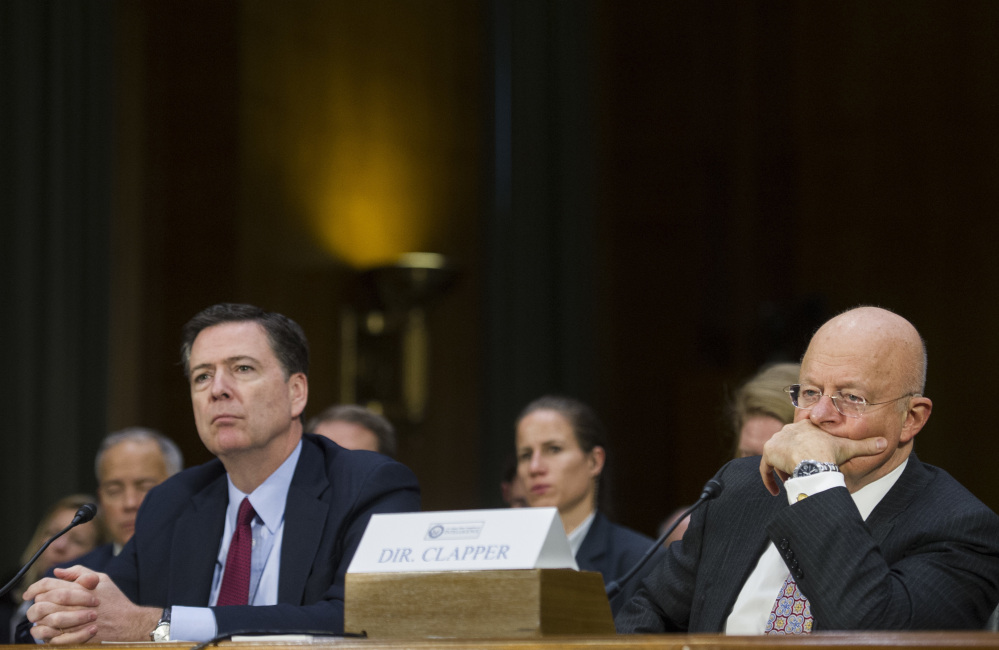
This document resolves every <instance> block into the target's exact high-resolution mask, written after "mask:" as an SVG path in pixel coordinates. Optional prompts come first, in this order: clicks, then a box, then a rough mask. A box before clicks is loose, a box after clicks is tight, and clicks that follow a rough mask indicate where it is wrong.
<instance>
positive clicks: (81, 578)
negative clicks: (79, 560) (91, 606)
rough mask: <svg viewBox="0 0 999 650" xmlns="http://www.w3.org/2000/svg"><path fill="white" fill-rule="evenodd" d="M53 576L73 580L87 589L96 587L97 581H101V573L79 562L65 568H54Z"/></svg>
mask: <svg viewBox="0 0 999 650" xmlns="http://www.w3.org/2000/svg"><path fill="white" fill-rule="evenodd" d="M53 574H55V577H57V578H62V579H63V580H67V581H69V582H75V583H77V584H78V585H80V586H82V587H86V588H87V589H94V588H95V587H97V585H98V583H100V581H101V574H100V573H97V572H96V571H93V570H91V569H88V568H87V567H85V566H82V565H80V564H77V565H74V566H71V567H68V568H65V569H55V570H53Z"/></svg>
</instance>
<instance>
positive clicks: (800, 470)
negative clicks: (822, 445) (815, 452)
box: [791, 460, 839, 478]
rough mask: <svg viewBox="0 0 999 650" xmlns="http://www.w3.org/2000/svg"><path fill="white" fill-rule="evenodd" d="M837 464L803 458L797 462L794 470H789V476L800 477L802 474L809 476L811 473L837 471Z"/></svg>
mask: <svg viewBox="0 0 999 650" xmlns="http://www.w3.org/2000/svg"><path fill="white" fill-rule="evenodd" d="M838 471H839V465H837V464H836V463H824V462H822V461H820V460H803V461H801V462H800V463H798V464H797V465H796V466H795V468H794V471H793V472H791V478H801V477H802V476H811V475H813V474H818V473H820V472H838Z"/></svg>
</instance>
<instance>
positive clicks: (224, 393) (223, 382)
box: [212, 372, 232, 399]
mask: <svg viewBox="0 0 999 650" xmlns="http://www.w3.org/2000/svg"><path fill="white" fill-rule="evenodd" d="M231 395H232V387H231V383H230V381H229V375H228V374H226V373H225V372H217V373H215V375H214V376H213V377H212V397H214V398H215V399H223V398H226V397H230V396H231Z"/></svg>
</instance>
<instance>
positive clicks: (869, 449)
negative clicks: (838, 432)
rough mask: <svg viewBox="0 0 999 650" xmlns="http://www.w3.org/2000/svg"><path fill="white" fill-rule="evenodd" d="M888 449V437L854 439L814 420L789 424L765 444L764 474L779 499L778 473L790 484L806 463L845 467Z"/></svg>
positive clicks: (761, 466) (765, 483)
mask: <svg viewBox="0 0 999 650" xmlns="http://www.w3.org/2000/svg"><path fill="white" fill-rule="evenodd" d="M887 446H888V441H887V440H886V439H885V438H881V437H876V438H864V439H863V440H852V439H850V438H845V437H840V436H834V435H832V434H831V433H827V432H825V431H823V430H822V429H820V428H819V427H817V426H816V425H815V424H813V423H812V421H811V420H808V419H804V420H799V421H797V422H792V423H791V424H788V425H785V426H784V428H783V429H781V430H780V431H778V432H777V433H775V434H774V435H773V437H772V438H770V440H768V441H767V442H766V444H764V445H763V457H762V458H761V459H760V475H761V476H762V477H763V484H764V485H766V487H767V490H769V491H770V494H773V495H775V496H776V495H777V494H779V493H780V488H779V486H778V484H777V479H776V478H774V472H775V471H776V472H777V476H779V477H780V480H781V481H786V480H787V479H788V478H789V477H790V476H791V472H793V471H794V468H795V467H797V465H798V463H800V462H801V461H803V460H816V461H819V462H823V463H833V464H836V465H842V464H843V463H845V462H846V461H848V460H850V459H851V458H856V457H858V456H876V455H877V454H880V453H881V452H882V451H884V450H885V448H886V447H887Z"/></svg>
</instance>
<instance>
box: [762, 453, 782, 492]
mask: <svg viewBox="0 0 999 650" xmlns="http://www.w3.org/2000/svg"><path fill="white" fill-rule="evenodd" d="M760 476H762V477H763V485H764V486H765V487H766V488H767V491H768V492H770V494H772V495H773V496H777V495H778V494H780V487H779V486H778V485H777V478H776V477H775V476H774V468H773V466H772V465H771V464H770V463H768V462H767V461H766V458H765V457H764V458H760Z"/></svg>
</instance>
